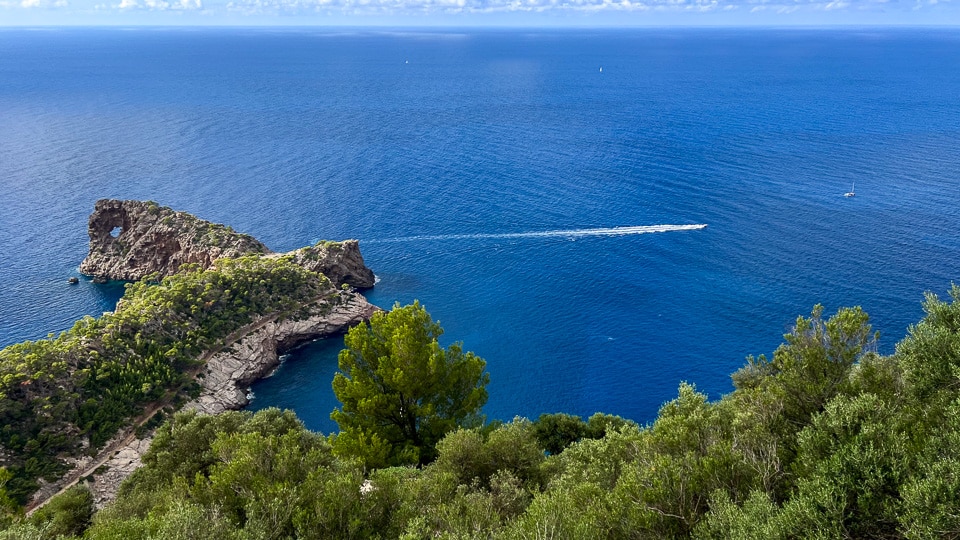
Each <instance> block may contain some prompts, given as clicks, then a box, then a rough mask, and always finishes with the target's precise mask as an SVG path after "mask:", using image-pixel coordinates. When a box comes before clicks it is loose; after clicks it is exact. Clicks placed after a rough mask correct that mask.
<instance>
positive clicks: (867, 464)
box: [0, 288, 960, 540]
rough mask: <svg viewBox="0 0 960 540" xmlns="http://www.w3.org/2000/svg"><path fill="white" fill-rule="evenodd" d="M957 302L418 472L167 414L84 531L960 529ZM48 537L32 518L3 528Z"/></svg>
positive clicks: (464, 440)
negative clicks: (881, 341) (894, 332)
mask: <svg viewBox="0 0 960 540" xmlns="http://www.w3.org/2000/svg"><path fill="white" fill-rule="evenodd" d="M952 294H953V295H954V301H953V302H949V303H948V302H941V301H939V300H938V299H936V298H935V297H929V298H928V299H927V302H926V304H925V309H926V310H927V316H926V317H925V318H924V320H923V321H921V322H920V323H918V324H917V325H916V326H914V327H912V328H911V332H910V335H909V336H908V337H907V338H906V339H905V340H904V341H903V342H901V343H900V344H899V345H898V347H897V352H896V354H894V355H892V356H888V357H883V356H880V355H878V354H876V352H875V351H874V339H875V335H874V334H873V333H872V331H871V330H870V327H869V324H868V320H867V318H866V315H864V314H863V313H862V312H861V311H860V310H858V309H841V310H839V311H838V312H837V314H836V315H834V316H832V317H830V318H828V319H826V320H824V319H823V318H822V310H821V308H819V307H817V308H814V311H813V315H812V316H811V317H810V318H803V317H801V318H799V319H798V321H797V326H796V328H795V329H794V330H793V331H791V332H790V333H789V334H787V335H786V336H785V343H784V344H783V345H782V346H781V347H779V348H778V349H777V351H776V352H775V353H774V356H773V359H772V360H771V361H767V360H766V359H764V358H760V359H756V358H751V359H748V363H747V366H745V367H744V368H743V369H742V370H740V371H739V372H738V373H737V374H736V375H735V385H736V389H735V390H734V391H733V392H732V393H731V394H729V395H727V396H724V397H723V398H722V399H720V400H718V401H713V402H711V401H709V400H708V399H707V396H706V395H704V394H702V393H700V392H697V391H696V389H695V388H694V387H693V386H692V385H689V384H686V383H683V384H681V385H680V389H679V392H678V395H677V397H676V398H675V399H673V400H671V401H669V402H667V403H665V404H664V405H663V406H662V407H661V409H660V412H659V415H658V417H657V418H656V420H655V421H653V422H652V423H651V424H649V425H647V426H644V427H641V426H638V425H636V424H634V423H632V422H629V421H624V420H622V419H618V418H616V417H609V416H603V415H600V416H596V415H595V416H594V417H591V419H590V421H588V422H584V421H582V420H581V419H579V418H577V417H574V416H568V415H562V414H557V415H544V416H542V417H541V418H540V419H538V420H537V421H536V422H530V421H528V420H525V419H520V418H518V419H514V420H513V421H512V422H509V423H506V424H499V423H494V424H491V425H488V426H485V427H483V428H479V427H475V428H469V429H467V428H460V429H453V430H452V431H449V432H447V433H446V435H444V436H442V437H439V438H438V440H437V442H436V444H435V447H434V451H435V453H436V454H435V455H436V459H435V460H434V461H433V462H432V463H430V464H426V465H421V466H420V468H412V467H392V468H380V469H372V470H371V469H369V468H368V467H365V466H364V463H363V462H362V461H360V460H356V461H354V460H353V459H352V458H351V455H350V453H339V455H338V452H335V451H334V450H335V447H332V446H331V444H329V443H328V442H327V440H326V439H325V438H323V437H320V436H318V435H316V434H313V433H310V432H308V431H306V430H305V429H304V428H303V426H302V425H301V424H300V423H299V421H298V420H296V418H295V417H294V416H293V415H292V413H289V412H287V413H281V412H280V411H276V410H267V411H261V412H259V413H257V414H254V415H251V414H250V413H228V414H225V415H221V416H219V417H204V416H199V415H196V414H194V413H185V414H178V415H175V416H174V417H173V418H172V419H171V420H170V421H169V422H168V423H167V424H166V425H164V426H163V427H161V428H160V430H159V431H158V433H157V436H156V439H155V442H154V444H153V446H152V447H151V449H150V451H149V452H148V453H147V455H146V456H145V457H144V463H145V467H144V468H143V469H141V470H140V471H138V472H137V473H135V474H134V475H133V476H132V477H131V478H130V479H129V480H128V482H127V483H126V484H125V485H124V486H123V488H122V490H121V496H120V498H119V499H118V500H117V501H116V502H115V503H113V504H112V505H111V506H109V507H107V508H106V509H105V510H103V511H101V512H100V513H99V514H97V515H96V516H95V517H94V524H93V525H92V526H91V527H90V528H89V529H88V530H87V531H86V533H85V534H84V538H88V539H91V538H92V539H98V540H99V539H120V538H123V539H128V538H130V539H136V538H149V539H160V538H197V539H212V538H223V539H228V540H232V539H236V540H241V539H242V540H248V539H261V538H263V539H267V538H310V539H326V538H404V539H421V538H423V539H426V538H457V539H466V538H510V539H514V538H516V539H543V538H557V539H563V538H578V539H579V538H587V539H590V538H597V539H619V538H638V539H645V538H649V539H662V538H698V539H704V540H706V539H721V538H722V539H727V538H732V539H737V540H747V539H758V540H759V539H782V540H788V539H790V540H792V539H834V538H910V539H928V538H930V539H932V538H955V539H960V517H958V516H960V512H958V508H960V384H958V381H960V367H957V366H960V356H955V355H954V352H956V351H955V350H954V348H953V347H954V344H955V343H960V338H958V334H960V327H958V326H957V321H960V298H958V296H960V294H958V293H957V289H956V288H954V289H953V292H952ZM427 320H429V319H427ZM364 331H365V332H368V333H369V332H370V331H371V330H370V327H366V328H365V329H364ZM387 335H390V334H389V333H388V334H387ZM412 348H414V349H416V347H412ZM365 350H366V351H367V352H369V351H371V350H374V349H372V348H371V349H365ZM377 358H378V359H379V358H380V357H377ZM365 436H367V437H368V441H373V442H375V443H376V442H377V441H378V439H376V438H375V437H373V436H371V435H365ZM336 439H339V437H337V438H336ZM362 440H363V439H362V438H359V437H357V438H354V439H352V443H353V444H357V445H358V448H359V445H360V441H362ZM381 441H382V440H381ZM334 444H337V443H336V442H335V443H334ZM384 448H386V450H388V452H387V453H385V454H384V456H385V457H384V461H385V460H386V459H387V457H386V456H389V455H390V453H389V450H390V447H389V446H385V447H384ZM363 451H365V450H364V449H362V448H360V451H359V452H357V453H356V455H359V456H362V457H367V456H368V455H369V454H364V453H363ZM366 465H369V461H367V463H366ZM0 477H2V470H0ZM0 480H2V478H0ZM0 487H2V481H0ZM52 531H53V529H52V521H51V520H42V519H39V518H37V519H32V520H29V521H20V522H18V523H15V524H14V525H13V526H12V528H10V530H9V531H8V532H7V533H0V539H2V538H17V539H19V538H23V539H32V538H45V537H49V536H50V535H51V534H53V533H52ZM3 534H6V535H7V536H3ZM45 534H46V535H47V536H44V535H45Z"/></svg>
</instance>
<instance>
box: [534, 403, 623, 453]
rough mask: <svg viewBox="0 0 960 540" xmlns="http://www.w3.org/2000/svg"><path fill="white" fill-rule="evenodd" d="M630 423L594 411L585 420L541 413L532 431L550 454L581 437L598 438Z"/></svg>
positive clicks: (560, 414)
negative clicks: (609, 430)
mask: <svg viewBox="0 0 960 540" xmlns="http://www.w3.org/2000/svg"><path fill="white" fill-rule="evenodd" d="M627 423H632V422H631V421H630V420H624V419H623V418H620V417H619V416H613V415H609V414H602V413H596V414H594V415H593V416H591V417H590V418H589V419H587V421H586V422H584V421H583V420H581V419H580V417H579V416H573V415H569V414H563V413H557V414H541V415H540V417H539V418H537V420H536V422H534V423H533V424H534V432H535V433H536V435H537V440H538V441H539V442H540V446H542V447H543V448H544V449H546V451H547V452H549V453H550V454H552V455H556V454H559V453H560V452H563V450H564V448H566V447H568V446H570V445H571V444H572V443H575V442H577V441H579V440H581V439H600V438H603V436H604V435H606V433H607V430H608V429H616V428H618V427H621V426H623V425H624V424H627Z"/></svg>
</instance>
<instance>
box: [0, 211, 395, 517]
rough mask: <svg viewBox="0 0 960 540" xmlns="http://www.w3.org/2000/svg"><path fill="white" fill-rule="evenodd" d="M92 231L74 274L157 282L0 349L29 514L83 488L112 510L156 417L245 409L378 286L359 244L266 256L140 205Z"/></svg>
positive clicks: (15, 480)
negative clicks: (266, 381) (67, 324)
mask: <svg viewBox="0 0 960 540" xmlns="http://www.w3.org/2000/svg"><path fill="white" fill-rule="evenodd" d="M89 231H90V254H89V255H88V257H87V258H86V259H85V260H84V263H83V265H82V270H83V271H85V272H87V273H90V274H92V275H94V276H96V277H100V278H104V279H126V280H132V279H138V278H142V277H145V276H159V277H157V278H156V279H155V280H154V279H153V278H151V279H150V280H138V281H136V282H134V283H131V284H129V285H128V286H127V289H126V292H125V294H124V296H123V298H122V299H121V300H120V302H119V303H118V304H117V307H116V309H115V310H114V311H113V312H107V313H104V315H103V316H101V317H99V318H93V317H85V318H84V319H82V320H80V321H78V322H77V323H76V324H75V325H74V327H73V328H71V329H70V330H67V331H65V332H62V333H61V334H59V335H57V336H53V335H51V337H50V338H48V339H45V340H38V341H35V342H25V343H21V344H16V345H12V346H10V347H7V348H4V349H2V350H0V375H3V377H0V379H2V380H0V397H3V399H2V400H0V424H3V425H4V426H5V429H4V430H3V432H2V433H0V467H3V468H5V469H6V470H7V471H9V472H10V473H11V474H12V475H13V476H12V480H11V481H10V482H8V483H7V486H6V491H7V492H8V493H9V494H10V495H12V496H13V497H15V499H14V500H15V501H16V502H17V503H18V504H21V505H25V506H26V508H27V509H28V510H31V511H32V510H34V509H36V508H38V507H40V506H42V505H43V504H44V503H45V502H46V501H47V500H49V498H50V497H51V496H52V495H54V494H55V493H57V492H62V490H63V489H66V488H68V487H70V486H71V485H73V484H75V483H76V482H78V481H89V480H92V485H91V488H92V489H93V490H94V492H95V493H96V501H97V504H98V505H100V504H103V503H104V502H106V501H108V500H110V499H112V497H113V496H114V495H115V493H116V490H117V488H118V486H119V483H120V482H121V481H122V480H123V479H124V478H126V476H128V475H129V473H130V472H132V471H133V470H134V469H136V468H137V467H138V466H139V456H140V455H142V453H143V452H144V451H145V450H146V449H147V448H148V447H149V438H150V437H151V435H150V433H151V431H152V428H153V427H155V426H156V425H158V423H159V422H160V420H162V418H163V417H164V415H165V414H169V413H170V412H172V411H173V410H176V409H179V408H181V406H186V407H188V408H191V409H196V410H198V411H200V412H203V413H207V414H218V413H221V412H223V411H225V410H233V409H240V408H242V407H243V406H245V405H246V404H247V403H248V400H247V398H246V395H247V391H248V387H249V385H250V384H251V383H252V382H254V381H255V380H257V379H259V378H261V377H263V376H265V375H267V374H268V373H269V372H270V371H271V370H273V369H274V368H275V367H276V366H277V364H278V363H279V359H280V356H281V355H282V354H283V353H284V352H286V351H288V350H290V349H292V348H294V347H296V346H298V345H300V344H302V343H305V342H308V341H311V340H315V339H320V338H325V337H329V336H333V335H336V334H339V333H343V332H345V331H346V330H348V329H349V328H350V327H351V326H353V325H356V324H359V323H361V322H362V321H364V320H367V319H369V317H370V316H371V315H372V314H373V312H374V311H376V310H377V309H378V308H377V307H375V306H373V305H372V304H370V303H369V302H367V300H366V299H365V298H364V297H363V296H362V295H361V294H359V293H358V292H356V290H355V289H354V286H358V287H363V286H372V285H373V272H371V271H370V270H369V269H368V268H367V267H366V266H365V264H364V262H363V257H362V256H361V255H360V251H359V246H358V244H357V242H356V241H347V242H319V243H318V244H316V245H315V246H309V247H306V248H301V249H299V250H295V251H293V252H290V253H287V254H278V253H272V252H270V251H269V250H268V249H267V248H266V247H265V246H264V245H263V244H262V243H260V242H259V241H257V240H256V239H254V238H253V237H250V236H248V235H243V234H239V233H236V232H234V231H233V230H232V229H230V228H229V227H225V226H223V225H216V224H213V223H210V222H207V221H203V220H200V219H198V218H196V217H194V216H192V215H190V214H186V213H183V212H175V211H173V210H171V209H169V208H165V207H160V206H159V205H157V204H155V203H152V202H140V201H113V200H101V201H99V202H98V203H97V207H96V210H95V212H94V213H93V215H91V217H90V224H89ZM184 404H185V405H184ZM54 478H57V480H53V479H54Z"/></svg>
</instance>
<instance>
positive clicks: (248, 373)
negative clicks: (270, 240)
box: [88, 291, 378, 508]
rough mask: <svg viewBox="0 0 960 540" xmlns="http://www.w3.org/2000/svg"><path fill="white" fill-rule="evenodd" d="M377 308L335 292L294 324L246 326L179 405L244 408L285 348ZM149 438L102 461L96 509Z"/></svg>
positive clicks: (112, 494)
mask: <svg viewBox="0 0 960 540" xmlns="http://www.w3.org/2000/svg"><path fill="white" fill-rule="evenodd" d="M377 309H378V308H377V307H375V306H374V305H372V304H370V303H369V302H367V301H366V299H365V298H364V297H363V296H361V295H359V294H357V293H354V292H350V291H341V292H340V293H339V295H338V296H337V297H336V298H335V299H333V300H330V299H325V300H323V301H320V302H318V303H317V304H315V305H314V306H313V310H314V312H315V313H314V314H313V315H311V316H310V317H307V318H305V319H300V320H292V319H286V320H277V319H276V318H273V317H268V318H264V319H261V320H260V321H258V322H256V323H254V324H252V325H250V329H249V331H248V332H247V333H245V334H243V335H242V336H240V337H239V338H238V339H237V340H236V341H234V342H232V343H226V344H225V345H226V346H227V347H226V348H225V349H224V350H222V351H220V352H217V353H214V354H213V355H211V356H210V357H209V358H208V359H207V362H206V367H205V368H204V370H203V372H202V377H201V378H200V379H199V380H200V384H201V386H202V387H203V390H202V391H201V394H200V396H199V397H198V398H197V399H195V400H193V401H191V402H190V403H187V404H186V405H184V409H195V410H197V411H199V412H201V413H204V414H220V413H222V412H224V411H227V410H237V409H242V408H243V407H245V406H246V405H247V404H248V403H249V400H248V399H247V394H248V393H249V387H250V385H251V384H252V383H253V382H254V381H256V380H258V379H260V378H263V377H264V376H266V375H268V374H269V373H270V372H271V371H273V370H274V369H275V368H276V367H277V365H278V364H279V363H280V356H281V355H282V354H283V353H285V352H286V351H289V350H290V349H292V348H294V347H296V346H298V345H301V344H303V343H304V342H307V341H311V340H314V339H319V338H324V337H329V336H333V335H337V334H340V333H343V332H346V331H347V329H349V328H350V327H351V326H353V325H355V324H359V323H360V322H362V321H365V320H367V319H369V318H370V316H371V315H373V312H374V311H376V310H377ZM151 440H152V434H151V435H149V436H147V437H144V438H143V439H133V440H131V441H130V442H129V443H127V444H125V445H124V446H122V447H120V448H119V449H117V450H116V451H115V452H114V454H113V455H112V456H111V457H110V458H109V459H108V460H107V461H106V462H104V464H103V466H102V469H101V470H102V471H103V472H102V473H100V474H96V475H94V477H93V479H92V482H91V483H90V484H88V487H89V488H90V490H91V491H92V492H93V495H94V501H95V503H96V506H97V508H102V507H103V506H104V505H105V504H107V503H108V502H110V501H112V500H113V499H114V498H116V495H117V491H118V490H119V489H120V484H121V483H122V482H123V480H125V479H126V478H127V477H128V476H130V474H132V473H133V471H135V470H137V469H138V468H140V466H141V465H142V462H141V457H142V456H143V454H144V453H145V452H146V451H147V449H149V448H150V442H151Z"/></svg>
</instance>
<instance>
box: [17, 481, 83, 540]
mask: <svg viewBox="0 0 960 540" xmlns="http://www.w3.org/2000/svg"><path fill="white" fill-rule="evenodd" d="M91 516H93V495H92V494H91V493H90V490H89V489H87V488H86V486H82V485H76V486H73V487H72V488H70V489H68V490H67V491H65V492H63V493H61V494H60V495H57V496H56V497H54V498H52V499H50V501H49V502H48V503H47V504H46V505H45V506H43V508H41V509H39V510H37V511H36V512H34V513H33V515H32V516H30V522H31V523H33V524H35V525H37V527H38V528H41V529H43V530H44V531H46V532H47V534H49V535H50V536H75V535H80V534H82V533H83V531H85V530H87V527H89V526H90V518H91Z"/></svg>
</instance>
